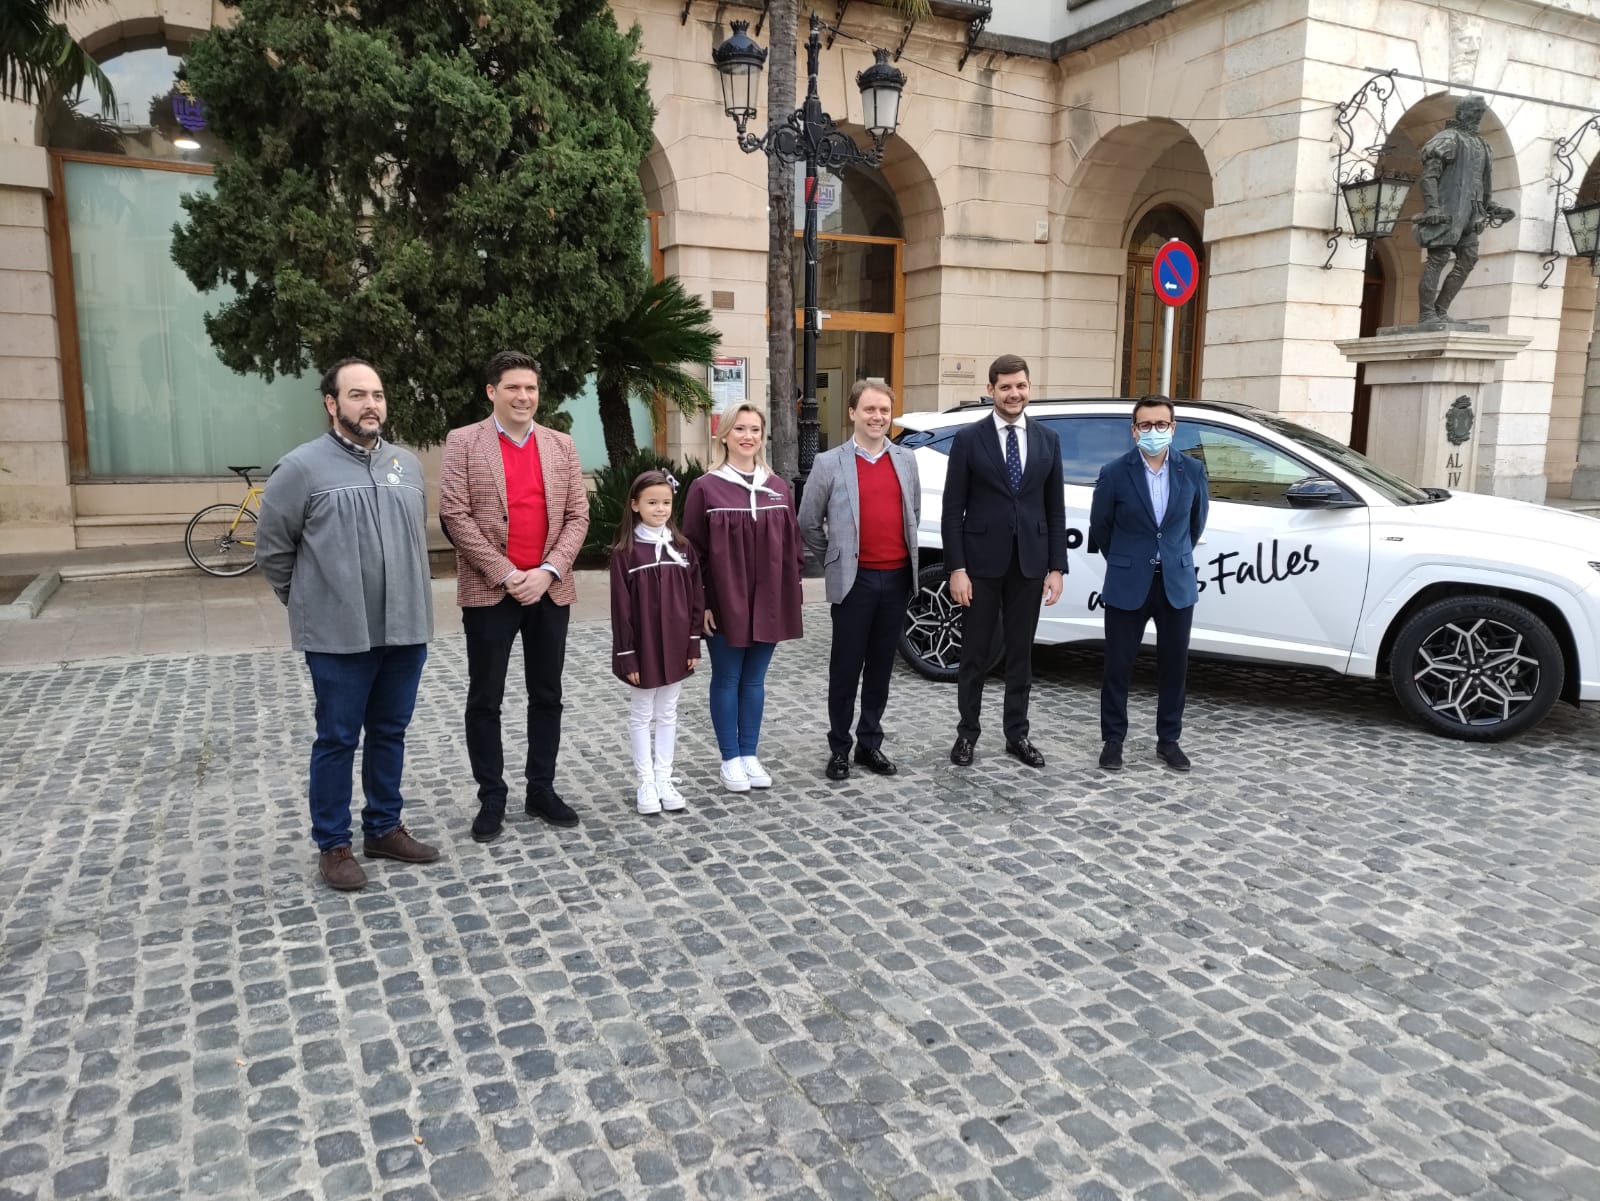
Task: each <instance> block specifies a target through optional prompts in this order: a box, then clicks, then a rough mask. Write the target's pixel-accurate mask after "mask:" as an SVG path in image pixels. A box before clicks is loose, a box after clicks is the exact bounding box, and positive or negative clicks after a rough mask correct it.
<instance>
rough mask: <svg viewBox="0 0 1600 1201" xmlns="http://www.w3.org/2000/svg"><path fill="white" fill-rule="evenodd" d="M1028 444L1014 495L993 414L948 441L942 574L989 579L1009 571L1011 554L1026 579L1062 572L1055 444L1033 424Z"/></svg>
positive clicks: (1063, 540) (1063, 518) (1046, 430)
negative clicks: (1001, 452) (944, 568)
mask: <svg viewBox="0 0 1600 1201" xmlns="http://www.w3.org/2000/svg"><path fill="white" fill-rule="evenodd" d="M1027 439H1028V457H1027V462H1026V463H1025V464H1024V465H1023V468H1022V488H1021V489H1020V490H1019V491H1018V492H1016V493H1013V492H1012V491H1011V485H1010V484H1008V483H1007V482H1006V463H1005V459H1004V458H1003V457H1002V456H1001V454H1000V435H999V434H998V433H997V432H996V431H995V425H994V416H993V414H992V413H985V414H984V415H983V418H982V419H981V420H979V421H974V422H972V423H971V424H970V425H968V426H967V427H966V429H964V430H962V431H961V432H960V433H959V434H957V435H956V436H955V437H954V438H953V439H951V441H950V463H949V466H948V467H946V469H945V477H944V508H943V510H942V511H941V513H940V521H939V526H940V532H941V541H942V542H943V544H944V547H943V549H944V563H945V567H946V569H947V570H949V571H952V572H955V571H963V570H964V571H965V572H966V573H967V574H968V575H970V576H983V577H985V578H989V579H995V578H998V577H1000V576H1003V575H1005V574H1006V572H1007V570H1008V569H1009V568H1010V566H1011V553H1012V549H1013V548H1015V550H1016V555H1017V567H1018V570H1019V571H1020V572H1021V573H1022V576H1023V578H1025V579H1030V580H1042V579H1044V577H1045V576H1046V574H1048V573H1049V572H1052V571H1060V572H1065V571H1066V570H1067V504H1066V495H1065V493H1064V492H1063V491H1062V486H1061V439H1060V438H1058V437H1056V432H1055V431H1054V430H1053V429H1051V428H1050V427H1049V426H1047V425H1045V424H1044V422H1042V421H1036V420H1034V419H1032V418H1029V419H1028V425H1027Z"/></svg>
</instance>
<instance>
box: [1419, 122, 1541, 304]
mask: <svg viewBox="0 0 1600 1201" xmlns="http://www.w3.org/2000/svg"><path fill="white" fill-rule="evenodd" d="M1488 107H1489V104H1488V102H1487V101H1486V100H1484V98H1483V97H1482V96H1468V97H1467V98H1466V99H1464V100H1462V101H1461V102H1460V103H1459V104H1457V105H1456V113H1455V116H1454V117H1452V118H1451V119H1450V123H1449V124H1448V125H1446V126H1445V127H1444V128H1443V129H1441V130H1440V131H1439V132H1438V133H1436V134H1434V135H1433V137H1431V138H1429V139H1428V142H1427V145H1425V146H1423V148H1422V204H1423V208H1422V213H1421V214H1420V215H1419V216H1418V217H1417V219H1416V226H1415V229H1416V235H1417V242H1418V244H1419V245H1421V246H1423V247H1425V248H1426V249H1427V251H1428V265H1427V266H1426V267H1424V268H1423V269H1422V282H1421V284H1420V285H1419V286H1418V288H1417V299H1418V301H1419V303H1420V312H1419V315H1418V318H1417V320H1418V322H1419V324H1422V325H1427V324H1429V323H1433V324H1438V323H1440V322H1445V321H1449V320H1450V312H1449V310H1450V302H1451V301H1453V300H1454V299H1455V298H1456V293H1457V292H1459V291H1461V285H1462V284H1464V283H1466V282H1467V276H1469V275H1471V274H1472V269H1473V267H1475V266H1476V265H1477V263H1478V235H1479V234H1480V233H1481V232H1482V231H1483V227H1484V226H1485V225H1502V224H1504V223H1505V222H1507V221H1509V220H1511V218H1513V217H1515V216H1516V214H1515V213H1513V212H1512V211H1511V210H1510V209H1508V208H1502V207H1501V206H1500V205H1498V204H1496V203H1494V201H1493V200H1491V199H1490V193H1491V191H1492V190H1493V186H1492V184H1491V181H1490V157H1491V156H1490V153H1489V146H1488V143H1486V142H1485V141H1484V140H1483V138H1482V137H1481V136H1479V134H1478V122H1479V121H1481V120H1482V119H1483V114H1484V112H1485V110H1487V109H1488ZM1452 254H1453V255H1455V265H1454V266H1453V267H1451V269H1450V274H1449V275H1446V276H1445V277H1444V283H1443V284H1440V282H1439V277H1440V276H1441V275H1443V274H1444V266H1445V263H1447V262H1448V261H1449V260H1450V256H1451V255H1452Z"/></svg>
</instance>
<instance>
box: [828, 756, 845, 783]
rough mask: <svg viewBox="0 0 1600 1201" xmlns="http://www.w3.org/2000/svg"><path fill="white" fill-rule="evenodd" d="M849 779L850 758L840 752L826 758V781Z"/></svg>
mask: <svg viewBox="0 0 1600 1201" xmlns="http://www.w3.org/2000/svg"><path fill="white" fill-rule="evenodd" d="M849 778H850V756H849V755H847V754H845V753H844V752H843V751H840V752H839V753H838V754H837V755H829V756H828V779H830V780H848V779H849Z"/></svg>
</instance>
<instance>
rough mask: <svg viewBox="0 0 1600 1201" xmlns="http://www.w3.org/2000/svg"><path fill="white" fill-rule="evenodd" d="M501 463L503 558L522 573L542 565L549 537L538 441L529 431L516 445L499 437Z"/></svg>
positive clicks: (507, 439)
mask: <svg viewBox="0 0 1600 1201" xmlns="http://www.w3.org/2000/svg"><path fill="white" fill-rule="evenodd" d="M500 462H501V463H502V464H504V465H505V469H506V518H507V527H506V558H508V559H510V560H511V561H512V562H513V563H515V564H516V565H517V567H518V569H519V570H521V571H532V570H533V569H534V568H535V567H537V566H539V564H541V563H543V562H544V544H545V541H546V540H547V539H548V538H549V537H550V511H549V510H548V509H547V508H545V503H544V466H543V465H542V464H541V463H540V462H539V440H538V439H537V438H535V437H534V436H533V431H532V430H529V431H528V440H527V441H526V442H524V443H523V444H522V445H521V446H518V445H517V444H516V443H515V442H513V441H512V440H511V439H510V438H508V437H506V436H505V435H504V434H501V435H500Z"/></svg>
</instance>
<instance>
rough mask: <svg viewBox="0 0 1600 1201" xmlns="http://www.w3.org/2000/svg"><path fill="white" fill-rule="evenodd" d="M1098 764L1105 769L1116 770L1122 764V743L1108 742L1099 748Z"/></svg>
mask: <svg viewBox="0 0 1600 1201" xmlns="http://www.w3.org/2000/svg"><path fill="white" fill-rule="evenodd" d="M1100 766H1101V767H1103V768H1105V769H1106V770H1107V771H1116V770H1118V769H1119V768H1120V767H1121V766H1122V744H1121V743H1120V742H1108V743H1106V744H1105V746H1103V747H1101V748H1100Z"/></svg>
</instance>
